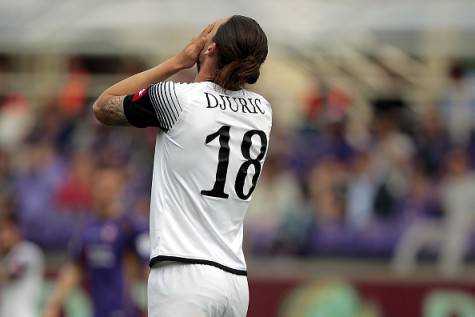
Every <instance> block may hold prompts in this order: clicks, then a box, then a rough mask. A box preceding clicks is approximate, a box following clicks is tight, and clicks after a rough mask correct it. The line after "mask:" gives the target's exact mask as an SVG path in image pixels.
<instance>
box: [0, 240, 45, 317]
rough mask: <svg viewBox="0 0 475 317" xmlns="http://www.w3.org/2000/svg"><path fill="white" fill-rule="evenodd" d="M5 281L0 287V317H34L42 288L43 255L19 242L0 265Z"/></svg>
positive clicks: (31, 245)
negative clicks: (5, 277)
mask: <svg viewBox="0 0 475 317" xmlns="http://www.w3.org/2000/svg"><path fill="white" fill-rule="evenodd" d="M0 262H1V263H0V267H1V269H2V270H3V274H5V275H6V276H7V279H6V280H4V281H3V282H1V284H0V317H12V316H15V317H36V316H38V311H39V300H40V296H41V291H42V284H43V253H42V252H41V250H40V249H39V248H38V247H37V246H36V245H34V244H33V243H30V242H21V243H20V244H18V245H17V246H15V247H14V248H13V249H12V250H11V251H10V252H9V253H8V254H7V255H6V256H5V257H4V258H3V259H2V260H1V261H0Z"/></svg>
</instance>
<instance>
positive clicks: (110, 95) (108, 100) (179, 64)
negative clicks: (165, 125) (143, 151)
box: [93, 24, 214, 125]
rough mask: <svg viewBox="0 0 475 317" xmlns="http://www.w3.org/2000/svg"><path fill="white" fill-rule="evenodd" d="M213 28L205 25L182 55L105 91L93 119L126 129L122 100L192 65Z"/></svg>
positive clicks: (96, 102)
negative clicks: (123, 126) (122, 126)
mask: <svg viewBox="0 0 475 317" xmlns="http://www.w3.org/2000/svg"><path fill="white" fill-rule="evenodd" d="M213 25H214V24H210V25H208V26H207V27H206V28H205V29H204V30H203V31H202V32H201V33H200V35H199V36H198V37H196V38H193V39H192V40H191V42H190V43H189V44H188V45H187V46H186V47H185V48H184V49H183V50H182V51H181V52H179V53H178V54H176V55H175V56H173V57H172V58H170V59H168V60H166V61H165V62H163V63H162V64H160V65H158V66H155V67H154V68H151V69H149V70H146V71H144V72H141V73H138V74H135V75H133V76H131V77H129V78H126V79H124V80H122V81H120V82H118V83H116V84H115V85H113V86H111V87H109V88H107V89H106V90H105V91H104V92H103V93H102V94H101V95H100V96H99V98H97V100H96V101H95V102H94V105H93V111H94V114H95V115H96V118H97V119H98V120H99V121H100V122H101V123H103V124H106V125H128V124H129V122H128V120H127V117H126V115H125V111H124V99H125V97H126V96H127V95H133V94H136V93H137V92H138V91H139V90H141V89H143V88H146V87H148V86H150V85H152V84H154V83H157V82H160V81H163V80H165V79H167V78H169V77H170V76H172V75H174V74H175V73H177V72H178V71H180V70H182V69H186V68H190V67H192V66H193V65H195V64H196V62H197V60H198V57H199V54H200V53H201V50H202V49H203V48H204V45H205V43H206V40H207V35H208V34H209V33H210V32H211V30H212V29H213Z"/></svg>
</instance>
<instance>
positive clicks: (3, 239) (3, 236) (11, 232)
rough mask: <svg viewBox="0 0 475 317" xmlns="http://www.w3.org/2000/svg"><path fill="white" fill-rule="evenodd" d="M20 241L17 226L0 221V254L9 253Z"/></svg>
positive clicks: (13, 223)
mask: <svg viewBox="0 0 475 317" xmlns="http://www.w3.org/2000/svg"><path fill="white" fill-rule="evenodd" d="M20 239H21V234H20V229H19V228H18V225H17V224H16V223H15V222H14V221H11V220H9V219H6V218H5V219H0V253H2V254H5V253H7V252H8V251H10V250H11V249H12V248H13V247H14V246H15V244H16V243H17V242H18V241H20Z"/></svg>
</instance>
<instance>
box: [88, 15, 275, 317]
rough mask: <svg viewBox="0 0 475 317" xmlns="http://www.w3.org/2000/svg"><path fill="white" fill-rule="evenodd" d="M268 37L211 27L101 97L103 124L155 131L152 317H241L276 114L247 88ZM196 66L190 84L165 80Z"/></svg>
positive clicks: (248, 22)
mask: <svg viewBox="0 0 475 317" xmlns="http://www.w3.org/2000/svg"><path fill="white" fill-rule="evenodd" d="M267 51H268V48H267V38H266V35H265V33H264V32H263V31H262V29H261V27H260V26H259V24H258V23H257V22H256V21H255V20H253V19H251V18H248V17H244V16H238V15H235V16H232V17H230V18H227V19H222V20H218V21H216V22H214V23H213V24H210V25H209V26H208V27H206V28H205V29H204V30H203V31H202V32H201V34H200V35H199V36H198V37H196V38H194V39H193V40H192V41H191V42H190V43H189V44H188V45H187V46H186V47H185V48H184V49H183V50H182V51H181V52H179V53H178V54H177V55H175V56H173V57H171V58H170V59H168V60H166V61H165V62H163V63H162V64H160V65H158V66H156V67H154V68H152V69H149V70H147V71H144V72H142V73H139V74H136V75H134V76H132V77H129V78H127V79H125V80H123V81H121V82H119V83H117V84H115V85H113V86H112V87H110V88H108V89H107V90H105V91H104V92H103V93H102V95H101V96H99V98H98V99H97V100H96V102H95V103H94V106H93V109H94V113H95V115H96V117H97V118H98V120H99V121H101V122H102V123H104V124H107V125H132V126H135V127H139V128H143V127H149V126H155V127H159V128H160V129H161V132H160V133H158V136H157V142H156V147H155V157H154V171H153V183H152V193H151V207H150V209H151V210H150V238H151V260H150V266H151V268H152V269H151V272H150V275H149V281H148V312H149V316H150V317H171V316H176V317H189V316H193V317H208V316H209V317H213V316H220V317H222V316H224V317H232V316H233V317H234V316H236V317H237V316H240V317H241V316H245V315H246V313H247V307H248V301H249V293H248V284H247V277H246V275H247V273H246V263H245V260H244V255H243V252H242V238H243V237H242V234H243V220H244V216H245V213H246V211H247V209H248V206H249V203H250V200H251V197H252V193H253V191H254V189H255V187H256V185H257V180H258V178H259V175H260V174H261V171H262V166H263V163H264V159H265V157H266V153H267V148H268V143H269V136H270V130H271V125H272V109H271V106H270V104H269V102H268V101H267V100H266V99H264V98H263V97H262V96H260V95H258V94H256V93H254V92H251V91H249V90H247V89H246V88H245V85H246V84H253V83H255V82H256V81H257V79H258V78H259V69H260V67H261V65H262V63H263V62H264V60H265V59H266V57H267ZM195 64H196V65H197V68H198V75H197V77H196V79H195V82H194V83H191V84H182V83H175V82H171V81H164V80H166V79H167V78H169V77H170V76H171V75H173V74H175V73H176V72H178V71H180V70H182V69H185V68H190V67H192V66H194V65H195Z"/></svg>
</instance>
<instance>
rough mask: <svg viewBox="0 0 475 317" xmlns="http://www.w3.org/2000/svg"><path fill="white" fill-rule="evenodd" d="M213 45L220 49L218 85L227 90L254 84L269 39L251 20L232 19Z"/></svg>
mask: <svg viewBox="0 0 475 317" xmlns="http://www.w3.org/2000/svg"><path fill="white" fill-rule="evenodd" d="M214 41H215V43H216V45H217V47H218V72H217V75H216V78H215V82H216V83H217V84H218V85H220V86H222V87H223V88H225V89H228V90H238V89H241V88H242V87H243V86H244V85H245V84H254V83H255V82H256V81H257V80H258V79H259V75H260V67H261V65H262V63H263V62H264V61H265V59H266V57H267V51H268V48H267V37H266V35H265V33H264V31H262V29H261V27H260V26H259V24H258V23H257V22H256V21H255V20H253V19H251V18H248V17H243V16H239V15H235V16H232V17H231V18H230V19H229V20H228V21H226V22H225V23H224V24H223V25H221V26H220V28H219V29H218V32H217V33H216V36H215V38H214Z"/></svg>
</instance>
